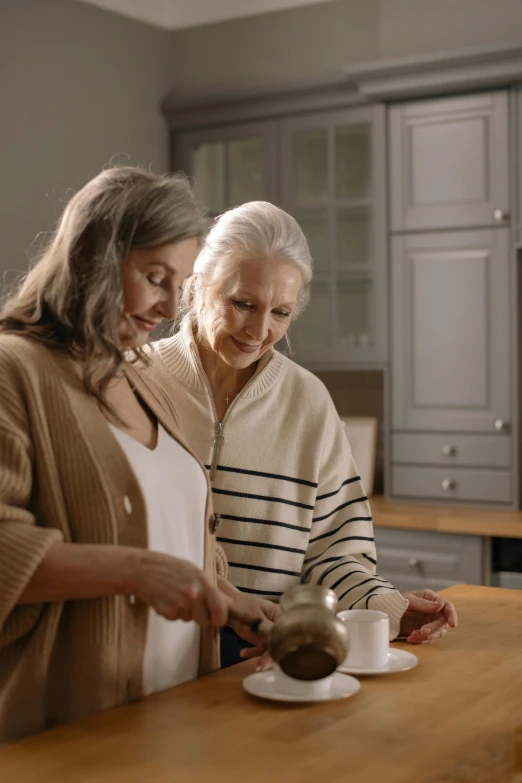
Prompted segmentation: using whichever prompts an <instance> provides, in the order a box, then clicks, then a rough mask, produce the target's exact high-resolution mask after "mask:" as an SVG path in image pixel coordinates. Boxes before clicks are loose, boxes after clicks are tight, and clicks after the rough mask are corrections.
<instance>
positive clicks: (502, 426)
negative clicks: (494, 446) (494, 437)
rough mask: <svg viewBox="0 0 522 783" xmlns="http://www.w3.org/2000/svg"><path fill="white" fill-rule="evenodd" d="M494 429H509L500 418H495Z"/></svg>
mask: <svg viewBox="0 0 522 783" xmlns="http://www.w3.org/2000/svg"><path fill="white" fill-rule="evenodd" d="M495 429H496V431H497V432H506V431H507V430H508V429H509V425H508V423H507V422H506V421H503V420H502V419H497V420H496V422H495Z"/></svg>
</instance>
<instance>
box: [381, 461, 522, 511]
mask: <svg viewBox="0 0 522 783" xmlns="http://www.w3.org/2000/svg"><path fill="white" fill-rule="evenodd" d="M392 494H393V495H396V496H404V497H415V498H426V499H428V498H435V499H440V498H443V499H445V500H446V499H448V500H471V501H473V500H476V501H482V502H485V503H509V502H510V501H511V473H510V472H509V471H507V470H497V471H493V470H481V469H479V468H476V469H473V470H468V469H466V468H458V467H445V468H424V467H416V466H402V465H395V466H394V467H392Z"/></svg>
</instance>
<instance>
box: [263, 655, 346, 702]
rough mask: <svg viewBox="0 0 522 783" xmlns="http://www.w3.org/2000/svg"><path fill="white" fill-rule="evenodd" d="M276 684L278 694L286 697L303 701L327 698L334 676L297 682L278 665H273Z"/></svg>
mask: <svg viewBox="0 0 522 783" xmlns="http://www.w3.org/2000/svg"><path fill="white" fill-rule="evenodd" d="M273 672H274V684H275V689H276V691H277V692H278V693H284V694H285V695H286V696H299V697H300V698H302V699H309V698H325V697H328V696H329V695H330V693H331V690H332V678H333V674H331V675H330V676H329V677H323V679H322V680H296V679H294V677H289V676H288V674H285V673H284V671H283V670H282V669H281V667H280V666H278V665H277V663H274V664H273Z"/></svg>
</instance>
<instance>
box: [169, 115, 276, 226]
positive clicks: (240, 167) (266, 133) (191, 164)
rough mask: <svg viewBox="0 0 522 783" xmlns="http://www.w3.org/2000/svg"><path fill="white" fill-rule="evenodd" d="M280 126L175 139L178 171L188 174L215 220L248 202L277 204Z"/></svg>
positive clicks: (245, 126)
mask: <svg viewBox="0 0 522 783" xmlns="http://www.w3.org/2000/svg"><path fill="white" fill-rule="evenodd" d="M277 144H278V134H277V122H275V121H272V120H263V121H259V122H253V123H238V124H237V125H224V126H219V127H215V128H204V129H199V130H190V131H186V132H183V133H179V134H175V135H174V140H173V146H174V149H173V160H174V168H175V169H176V170H180V169H181V170H182V171H184V172H186V173H187V174H189V176H190V177H191V178H192V179H193V180H194V182H195V185H196V188H197V191H198V194H199V196H200V198H201V200H202V202H203V204H204V205H205V207H206V208H207V210H208V212H209V214H210V215H212V216H215V215H219V214H220V213H221V212H223V211H224V210H225V209H229V208H230V207H234V206H237V205H238V204H243V203H244V202H245V201H258V200H259V201H272V202H275V203H277V201H278V182H277V156H278V147H277Z"/></svg>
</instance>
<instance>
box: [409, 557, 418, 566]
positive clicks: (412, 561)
mask: <svg viewBox="0 0 522 783" xmlns="http://www.w3.org/2000/svg"><path fill="white" fill-rule="evenodd" d="M419 566H420V560H418V559H417V558H416V557H410V559H409V560H408V567H409V568H418V567H419Z"/></svg>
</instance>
